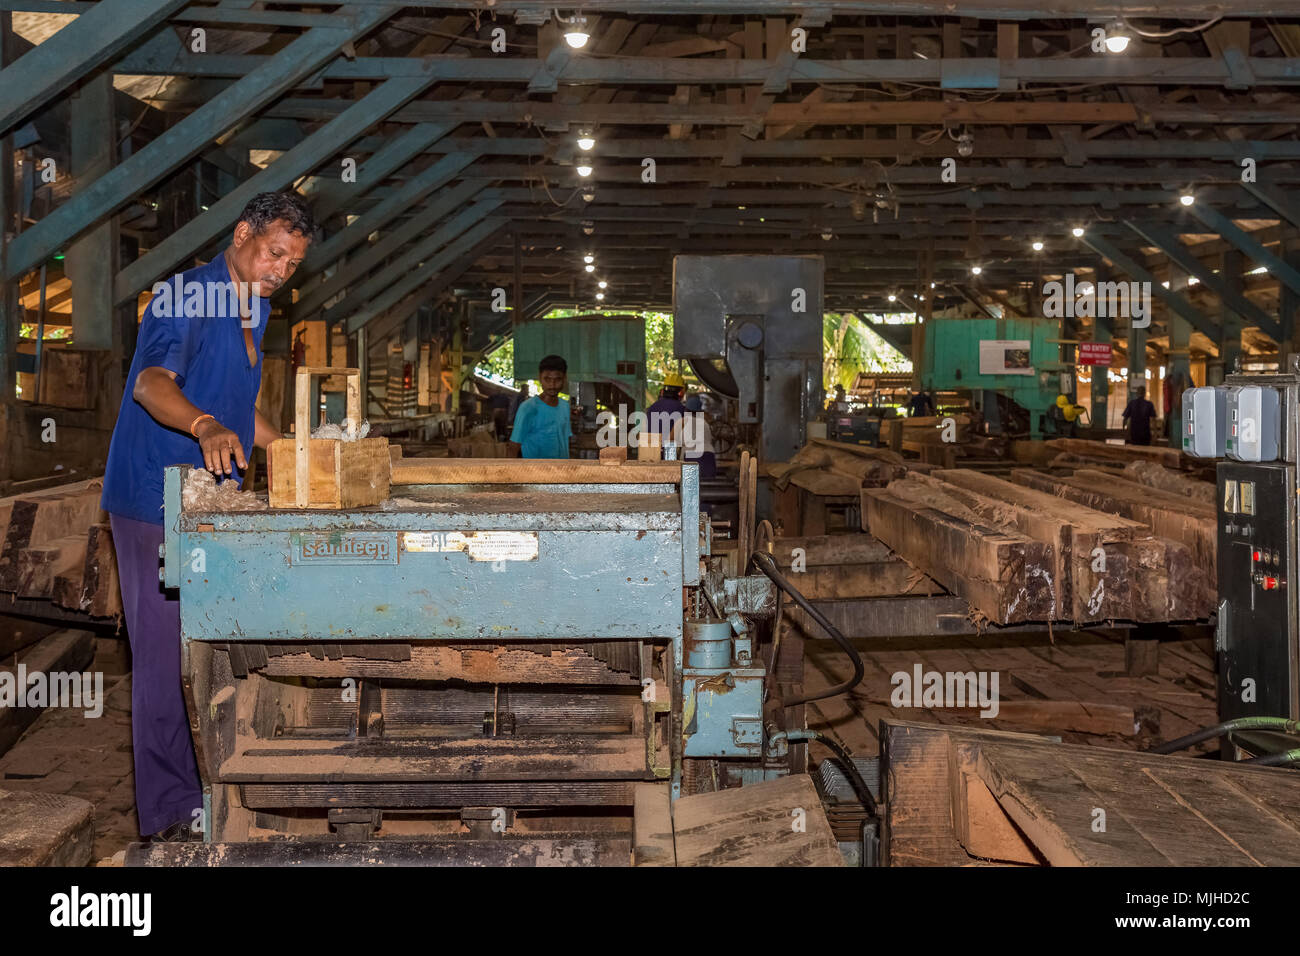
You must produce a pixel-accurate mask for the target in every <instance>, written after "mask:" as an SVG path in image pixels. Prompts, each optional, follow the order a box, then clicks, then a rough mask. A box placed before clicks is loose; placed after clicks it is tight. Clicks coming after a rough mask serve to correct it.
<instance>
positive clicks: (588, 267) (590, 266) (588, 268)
mask: <svg viewBox="0 0 1300 956" xmlns="http://www.w3.org/2000/svg"><path fill="white" fill-rule="evenodd" d="M583 268H584V269H586V270H587V271H588V272H595V271H596V267H595V266H593V265H591V264H590V263H588V264H587V265H585V266H583Z"/></svg>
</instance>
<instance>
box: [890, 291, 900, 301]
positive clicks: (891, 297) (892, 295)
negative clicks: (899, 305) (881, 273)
mask: <svg viewBox="0 0 1300 956" xmlns="http://www.w3.org/2000/svg"><path fill="white" fill-rule="evenodd" d="M897 298H898V296H896V295H894V293H892V292H891V293H889V301H890V302H893V301H894V300H895V299H897Z"/></svg>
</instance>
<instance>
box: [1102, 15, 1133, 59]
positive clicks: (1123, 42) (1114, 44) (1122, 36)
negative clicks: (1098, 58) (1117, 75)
mask: <svg viewBox="0 0 1300 956" xmlns="http://www.w3.org/2000/svg"><path fill="white" fill-rule="evenodd" d="M1130 39H1131V38H1130V37H1129V35H1128V31H1126V30H1125V29H1124V24H1122V23H1120V22H1119V21H1118V20H1116V21H1115V22H1114V23H1112V24H1111V25H1110V26H1108V27H1107V28H1106V49H1107V50H1109V51H1110V52H1111V53H1123V52H1124V51H1125V50H1127V49H1128V42H1129V40H1130Z"/></svg>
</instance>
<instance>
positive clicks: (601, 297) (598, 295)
mask: <svg viewBox="0 0 1300 956" xmlns="http://www.w3.org/2000/svg"><path fill="white" fill-rule="evenodd" d="M596 298H597V299H603V298H605V293H603V292H597V293H596Z"/></svg>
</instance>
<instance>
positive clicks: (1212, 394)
mask: <svg viewBox="0 0 1300 956" xmlns="http://www.w3.org/2000/svg"><path fill="white" fill-rule="evenodd" d="M1227 399H1228V395H1227V392H1226V391H1225V390H1224V389H1221V388H1189V389H1187V391H1185V392H1183V441H1182V445H1183V452H1184V453H1185V454H1188V455H1191V456H1192V457H1194V458H1222V457H1223V456H1224V454H1225V452H1224V439H1225V438H1226V434H1227V420H1228V412H1227V408H1228V401H1227Z"/></svg>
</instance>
